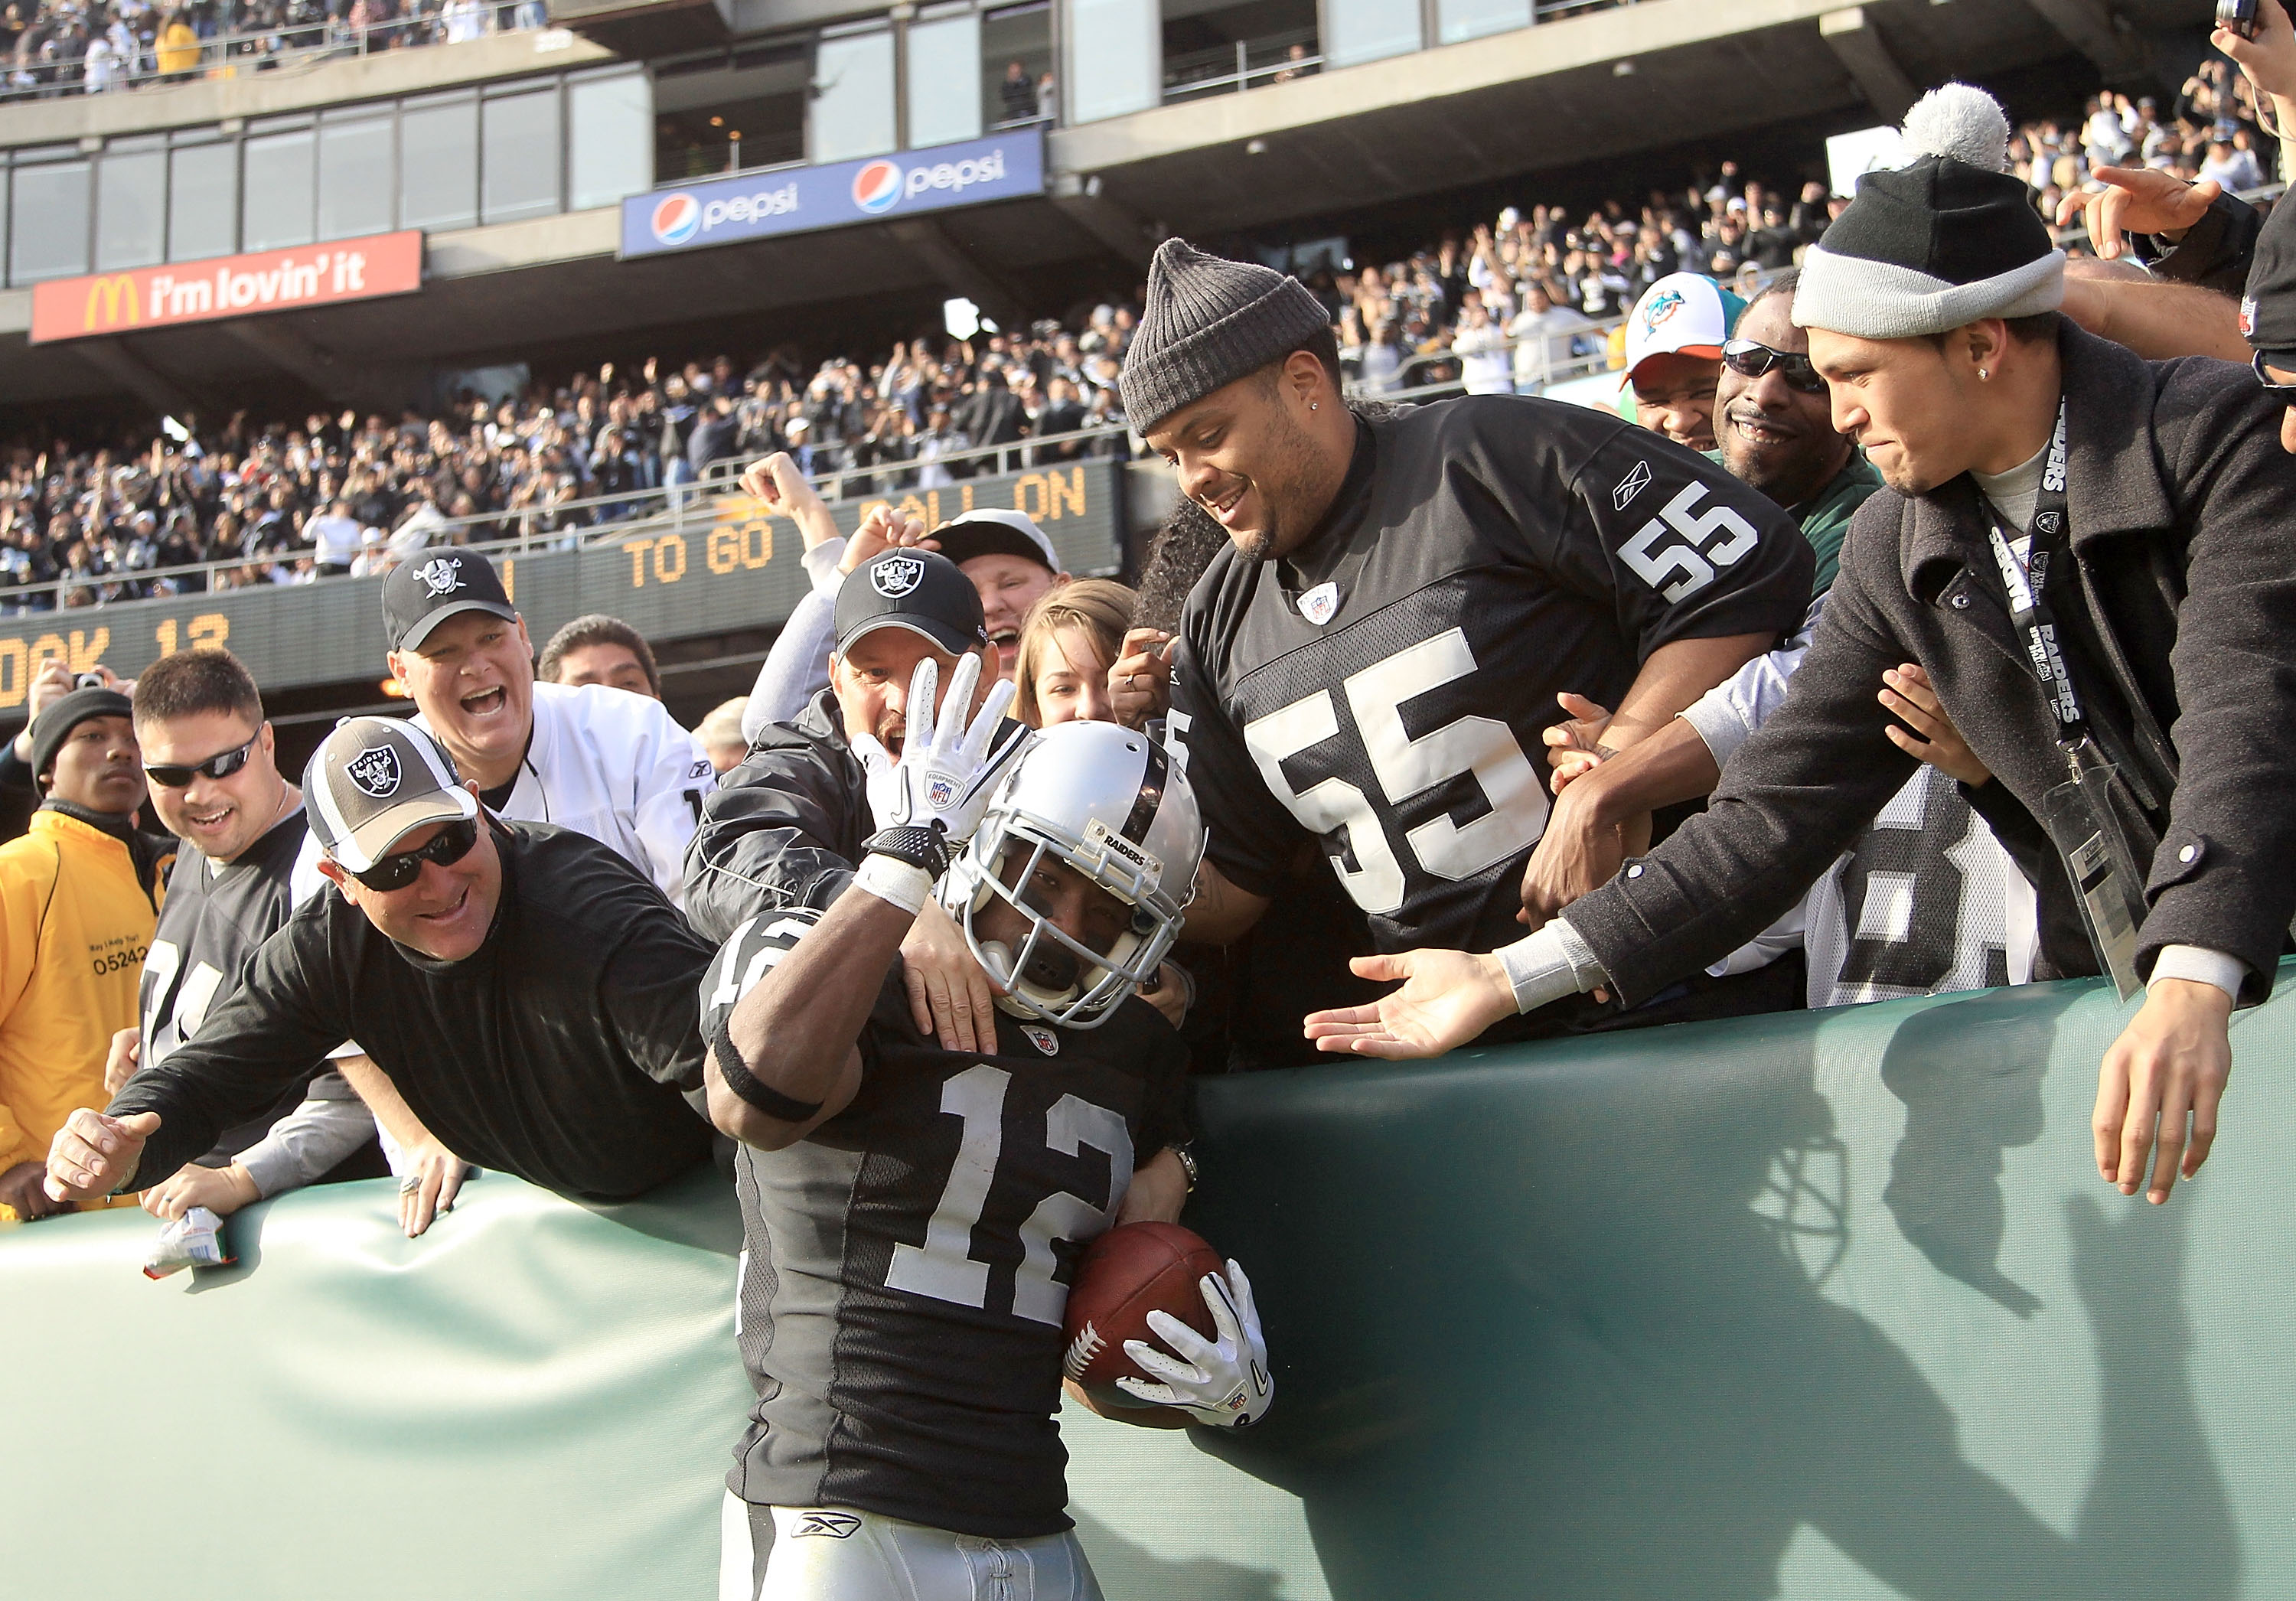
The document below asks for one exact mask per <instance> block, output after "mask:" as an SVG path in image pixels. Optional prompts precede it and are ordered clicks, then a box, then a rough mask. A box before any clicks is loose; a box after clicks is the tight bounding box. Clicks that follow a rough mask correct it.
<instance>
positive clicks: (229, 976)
mask: <svg viewBox="0 0 2296 1601" xmlns="http://www.w3.org/2000/svg"><path fill="white" fill-rule="evenodd" d="M133 704H134V707H135V737H136V742H137V743H138V745H139V746H140V748H141V749H142V751H143V776H144V778H145V780H146V782H147V784H149V786H150V790H151V795H152V809H153V810H155V811H156V812H158V813H159V815H160V822H162V823H163V824H165V825H167V827H168V832H169V833H173V834H175V835H176V838H177V839H178V840H180V841H182V842H183V844H182V848H181V850H179V851H178V853H177V855H176V867H175V871H174V872H173V873H172V874H170V875H169V877H168V899H167V903H166V905H165V906H163V907H161V908H160V925H159V928H158V930H157V932H155V933H154V934H153V936H152V948H151V951H150V954H149V955H147V956H145V957H144V960H143V977H142V982H141V984H140V986H139V989H138V991H137V1005H136V1024H135V1027H133V1028H127V1029H122V1030H120V1031H119V1033H118V1034H116V1035H114V1036H113V1037H112V1040H111V1057H110V1060H109V1061H107V1062H106V1063H105V1064H104V1088H105V1090H106V1092H107V1093H117V1092H118V1090H119V1088H120V1087H121V1086H122V1085H123V1084H125V1083H126V1082H127V1080H128V1078H129V1076H130V1075H132V1074H133V1073H134V1072H135V1069H136V1068H137V1067H138V1066H146V1067H149V1066H154V1065H156V1064H158V1063H161V1062H164V1061H166V1060H167V1059H168V1055H170V1054H172V1053H173V1052H174V1051H175V1050H176V1048H177V1047H180V1046H181V1045H182V1044H183V1042H184V1040H185V1039H189V1038H190V1037H191V1036H192V1035H193V1034H194V1033H196V1032H197V1031H198V1030H199V1026H200V1024H201V1022H204V1021H205V1020H206V1017H207V1014H209V1012H210V1011H212V1010H213V1009H214V1008H215V1007H216V1006H217V1004H218V1003H219V1002H221V1001H223V1000H225V999H227V998H229V997H230V996H231V994H232V993H233V992H234V990H235V989H237V988H238V987H239V984H240V981H241V980H242V977H243V976H244V975H245V974H246V973H247V971H248V968H249V967H250V965H251V964H252V963H253V962H254V960H255V953H256V952H257V950H258V949H259V948H261V946H262V944H263V941H264V940H266V939H268V938H269V937H270V936H271V935H272V934H273V933H275V932H277V931H278V930H279V929H280V928H281V927H282V926H283V925H284V924H285V923H286V922H287V919H288V917H289V916H290V915H292V913H293V912H294V909H295V908H296V907H298V906H299V905H300V904H301V903H302V902H304V901H305V900H307V899H310V897H311V896H313V895H315V894H316V893H317V892H319V891H322V890H324V889H325V888H326V881H325V880H324V878H322V877H320V875H319V874H318V873H317V872H316V869H315V868H314V867H309V866H305V867H301V868H299V866H298V862H299V858H301V857H302V855H303V850H304V842H305V841H306V839H307V837H308V834H309V830H308V828H307V825H306V823H305V819H304V815H303V794H302V792H301V791H300V790H299V789H297V788H296V787H295V786H294V785H293V784H290V783H289V782H288V781H287V778H286V776H285V775H283V774H282V773H281V772H280V771H279V767H278V763H277V761H276V760H275V757H274V748H273V735H272V730H271V725H270V723H269V722H268V721H266V719H265V718H264V715H263V699H262V696H261V694H259V693H258V691H257V689H256V686H255V680H254V678H253V677H251V676H250V674H249V672H248V670H247V669H246V667H245V666H244V665H243V664H242V663H241V661H239V659H238V658H237V657H235V656H234V655H233V654H232V653H230V652H229V651H225V650H194V651H178V652H176V653H175V654H174V655H172V656H166V657H162V658H161V659H160V661H155V662H153V663H152V666H151V667H150V668H149V669H147V670H146V671H145V672H144V673H143V675H142V677H139V678H137V680H136V682H135V695H134V700H133ZM325 1058H326V1053H324V1052H319V1053H316V1054H314V1055H312V1057H311V1058H310V1060H309V1061H308V1062H307V1063H304V1066H303V1070H302V1071H301V1072H300V1073H299V1074H298V1075H297V1076H296V1078H295V1079H294V1080H293V1081H292V1082H291V1083H289V1084H287V1085H286V1086H284V1087H283V1088H282V1090H281V1092H280V1094H279V1096H276V1097H275V1099H274V1100H273V1102H272V1103H271V1104H269V1105H267V1106H266V1107H265V1108H264V1109H263V1110H262V1111H261V1112H258V1114H257V1115H256V1116H255V1117H253V1118H250V1119H248V1120H245V1121H241V1122H239V1123H237V1124H235V1125H234V1126H233V1127H230V1128H227V1129H225V1130H224V1132H223V1133H222V1134H221V1135H220V1136H218V1137H217V1140H216V1143H215V1145H214V1147H213V1148H212V1149H211V1150H209V1152H207V1153H206V1154H204V1155H202V1156H201V1157H200V1158H199V1159H198V1160H197V1161H195V1162H193V1163H191V1164H189V1165H187V1166H185V1167H184V1169H183V1170H182V1171H180V1172H178V1173H177V1174H176V1176H175V1177H174V1178H171V1179H169V1180H168V1182H167V1183H166V1184H165V1185H161V1186H154V1187H152V1188H150V1189H147V1190H145V1191H144V1193H143V1208H144V1210H145V1211H149V1212H151V1213H152V1215H153V1216H154V1217H158V1218H160V1219H168V1220H173V1219H176V1218H180V1217H182V1216H183V1215H184V1212H185V1211H189V1210H190V1209H191V1208H193V1207H194V1206H204V1207H206V1208H208V1209H209V1211H213V1212H215V1213H216V1214H217V1216H229V1215H230V1214H231V1213H232V1212H234V1211H238V1210H239V1209H240V1208H241V1207H243V1206H247V1205H250V1204H251V1203H254V1202H256V1201H259V1200H262V1199H264V1198H265V1197H266V1196H269V1195H278V1194H280V1193H281V1192H283V1191H285V1190H290V1189H294V1188H297V1187H299V1186H302V1185H307V1184H311V1183H315V1182H316V1181H317V1180H319V1179H320V1178H323V1177H324V1176H326V1175H327V1174H328V1173H329V1172H330V1171H331V1170H334V1169H336V1168H337V1167H338V1166H339V1165H340V1164H343V1163H344V1162H346V1159H348V1158H352V1157H354V1156H355V1155H359V1154H361V1153H362V1148H363V1147H364V1154H363V1156H362V1157H361V1160H359V1161H357V1162H353V1163H351V1165H350V1166H349V1167H348V1168H347V1169H346V1170H344V1171H342V1172H340V1173H339V1174H338V1175H337V1176H338V1177H340V1178H372V1177H374V1176H375V1175H377V1174H379V1173H381V1170H382V1166H381V1156H380V1154H378V1153H377V1152H375V1151H374V1149H373V1145H374V1120H373V1118H371V1117H370V1116H368V1114H367V1111H366V1108H365V1107H364V1106H363V1105H361V1104H359V1101H358V1098H357V1096H355V1095H354V1094H353V1093H352V1092H351V1088H350V1086H349V1085H348V1083H347V1082H345V1081H344V1080H343V1079H342V1077H341V1076H340V1074H338V1073H332V1072H327V1071H324V1069H325V1068H326V1067H327V1066H328V1063H327V1061H326V1059H325Z"/></svg>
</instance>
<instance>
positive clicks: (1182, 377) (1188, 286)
mask: <svg viewBox="0 0 2296 1601" xmlns="http://www.w3.org/2000/svg"><path fill="white" fill-rule="evenodd" d="M1331 325H1332V314H1331V313H1330V312H1328V311H1326V310H1324V303H1323V302H1322V301H1321V300H1317V299H1316V297H1315V296H1314V295H1312V294H1309V293H1308V290H1307V286H1306V285H1304V284H1302V283H1300V280H1299V279H1297V278H1291V277H1286V276H1284V275H1283V274H1282V273H1279V272H1275V271H1274V270H1273V269H1271V268H1268V267H1259V266H1257V265H1255V264H1253V263H1251V262H1248V261H1228V260H1226V259H1222V258H1220V257H1218V256H1207V255H1206V254H1204V252H1203V251H1201V250H1198V249H1196V248H1195V247H1194V246H1193V245H1192V244H1190V243H1189V242H1187V241H1186V240H1185V239H1167V240H1166V241H1165V242H1163V243H1162V244H1160V245H1159V246H1157V247H1156V259H1154V260H1153V261H1152V262H1150V263H1149V264H1148V305H1147V307H1146V308H1145V309H1144V311H1143V312H1142V313H1141V316H1140V326H1139V328H1138V330H1137V331H1136V332H1135V333H1134V334H1133V336H1132V344H1131V347H1130V349H1127V350H1126V351H1125V353H1124V375H1123V377H1122V378H1121V379H1120V380H1119V387H1120V388H1121V389H1122V390H1123V392H1124V415H1125V419H1126V420H1127V421H1128V422H1129V423H1131V424H1132V426H1133V427H1134V429H1136V431H1139V432H1141V433H1145V432H1147V431H1149V430H1150V429H1152V428H1153V427H1155V426H1156V425H1157V424H1158V423H1161V422H1162V421H1163V420H1164V419H1165V418H1167V417H1169V416H1170V415H1172V414H1173V413H1174V412H1176V411H1178V410H1179V409H1180V408H1181V407H1182V406H1192V405H1193V404H1194V403H1195V402H1197V401H1199V400H1201V399H1202V398H1204V397H1205V396H1206V395H1209V394H1210V393H1211V392H1212V391H1213V390H1216V389H1220V388H1223V387H1225V386H1226V385H1228V384H1231V383H1234V382H1235V381H1236V380H1237V379H1239V378H1242V377H1243V376H1244V375H1245V374H1250V373H1256V372H1258V371H1259V369H1260V368H1262V367H1264V366H1266V365H1267V364H1268V363H1269V362H1271V361H1276V360H1280V359H1281V358H1282V357H1284V356H1286V355H1288V354H1289V353H1291V352H1292V351H1293V350H1296V349H1299V348H1300V346H1301V345H1303V344H1305V343H1307V342H1308V341H1309V340H1310V339H1313V338H1314V337H1315V336H1316V334H1318V333H1323V332H1324V330H1325V329H1328V328H1329V327H1330V326H1331Z"/></svg>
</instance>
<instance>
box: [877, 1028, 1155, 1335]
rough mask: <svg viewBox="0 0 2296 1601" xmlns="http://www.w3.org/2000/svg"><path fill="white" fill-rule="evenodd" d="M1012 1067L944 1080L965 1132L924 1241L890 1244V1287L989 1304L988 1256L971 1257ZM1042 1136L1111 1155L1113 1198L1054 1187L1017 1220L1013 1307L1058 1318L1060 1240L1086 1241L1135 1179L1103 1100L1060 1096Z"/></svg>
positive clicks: (999, 1150) (1053, 1144) (1063, 1300)
mask: <svg viewBox="0 0 2296 1601" xmlns="http://www.w3.org/2000/svg"><path fill="white" fill-rule="evenodd" d="M1012 1082H1013V1075H1012V1074H1011V1073H1008V1072H1006V1071H1005V1070H1004V1069H1003V1068H1001V1067H991V1066H989V1065H988V1063H985V1062H984V1063H980V1064H979V1065H977V1066H973V1067H968V1068H966V1069H965V1070H964V1071H963V1072H961V1073H958V1074H956V1075H955V1076H954V1077H952V1078H951V1079H949V1080H947V1082H945V1083H944V1084H943V1085H942V1086H941V1092H940V1109H941V1111H942V1112H945V1113H947V1114H950V1115H953V1116H955V1117H957V1118H960V1119H962V1120H963V1121H964V1136H963V1137H962V1138H961V1139H960V1140H959V1141H958V1144H957V1148H956V1162H955V1165H954V1166H953V1167H952V1168H951V1169H950V1170H949V1175H948V1182H947V1185H945V1186H943V1187H942V1190H941V1193H940V1203H939V1205H937V1206H935V1207H934V1208H933V1214H932V1219H931V1222H930V1223H928V1224H927V1225H926V1226H925V1243H924V1244H922V1245H912V1244H907V1243H906V1242H903V1243H901V1244H896V1245H895V1246H894V1247H893V1255H892V1260H890V1262H889V1263H888V1264H887V1265H886V1268H885V1287H886V1288H887V1289H889V1290H906V1291H907V1292H909V1293H911V1294H914V1295H930V1296H931V1297H932V1298H933V1299H934V1300H936V1301H953V1302H954V1303H955V1304H956V1305H958V1306H969V1307H985V1306H987V1305H988V1278H989V1270H990V1269H989V1264H988V1263H987V1262H983V1261H976V1260H973V1257H972V1231H973V1229H974V1227H977V1226H978V1225H979V1223H980V1216H981V1213H982V1212H984V1211H987V1210H988V1195H989V1191H990V1190H991V1189H993V1188H994V1187H995V1186H996V1169H997V1163H998V1159H999V1158H1000V1157H1001V1156H1002V1155H1003V1154H1004V1149H1005V1092H1006V1091H1007V1090H1008V1089H1010V1088H1011V1087H1012ZM1045 1144H1046V1147H1047V1148H1049V1149H1051V1150H1054V1151H1057V1152H1059V1153H1060V1154H1062V1155H1063V1156H1075V1155H1077V1154H1079V1152H1080V1151H1081V1149H1082V1148H1083V1147H1084V1146H1086V1145H1090V1146H1091V1147H1093V1149H1095V1150H1096V1151H1103V1152H1106V1153H1107V1154H1108V1176H1109V1182H1108V1203H1107V1204H1106V1205H1105V1206H1095V1205H1094V1204H1093V1203H1091V1202H1089V1201H1086V1200H1083V1199H1081V1198H1080V1197H1078V1196H1076V1195H1070V1194H1069V1193H1068V1192H1067V1191H1065V1190H1054V1192H1053V1193H1052V1194H1050V1195H1046V1196H1045V1197H1044V1198H1043V1199H1042V1200H1041V1201H1039V1202H1037V1206H1036V1210H1035V1211H1031V1212H1030V1213H1029V1219H1028V1221H1026V1222H1025V1223H1023V1224H1021V1263H1020V1266H1019V1267H1018V1268H1015V1269H1014V1270H1013V1315H1014V1316H1015V1317H1020V1318H1029V1319H1030V1320H1031V1321H1033V1322H1037V1323H1049V1324H1052V1325H1054V1326H1055V1327H1057V1326H1059V1324H1060V1321H1061V1314H1062V1311H1063V1310H1065V1309H1066V1307H1067V1304H1068V1290H1067V1287H1066V1286H1065V1285H1058V1284H1055V1283H1054V1281H1053V1271H1054V1267H1055V1266H1056V1265H1057V1259H1056V1258H1055V1256H1054V1251H1053V1243H1054V1241H1055V1240H1088V1239H1091V1238H1093V1237H1094V1236H1096V1235H1098V1234H1099V1233H1100V1232H1101V1231H1102V1230H1103V1229H1104V1228H1106V1227H1108V1224H1109V1221H1110V1220H1111V1219H1113V1218H1114V1217H1115V1215H1116V1208H1117V1206H1118V1204H1119V1203H1121V1202H1122V1201H1123V1199H1124V1192H1125V1190H1126V1188H1127V1187H1128V1186H1129V1185H1130V1184H1131V1182H1132V1136H1131V1134H1130V1132H1129V1131H1128V1129H1126V1128H1125V1126H1124V1120H1123V1119H1122V1118H1120V1117H1119V1116H1117V1114H1116V1113H1114V1112H1111V1111H1110V1110H1109V1109H1108V1108H1107V1107H1105V1106H1095V1105H1094V1104H1092V1103H1091V1102H1090V1101H1086V1100H1079V1099H1078V1097H1077V1096H1072V1095H1064V1096H1062V1097H1061V1098H1060V1099H1059V1100H1057V1101H1055V1102H1054V1103H1053V1104H1052V1105H1051V1107H1050V1108H1049V1109H1047V1110H1046V1113H1045Z"/></svg>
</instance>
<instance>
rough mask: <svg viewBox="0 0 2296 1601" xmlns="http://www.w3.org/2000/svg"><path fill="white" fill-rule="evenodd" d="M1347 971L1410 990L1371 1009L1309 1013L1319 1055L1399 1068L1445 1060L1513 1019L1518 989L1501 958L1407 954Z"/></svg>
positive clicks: (1373, 959) (1361, 960) (1362, 959)
mask: <svg viewBox="0 0 2296 1601" xmlns="http://www.w3.org/2000/svg"><path fill="white" fill-rule="evenodd" d="M1348 965H1349V967H1350V968H1352V969H1353V970H1354V971H1355V974H1356V976H1357V978H1365V979H1373V980H1395V979H1400V980H1402V981H1403V988H1402V989H1397V990H1394V991H1392V992H1391V993H1390V994H1387V995H1383V996H1382V997H1381V998H1379V999H1378V1000H1377V1001H1375V1002H1374V1003H1372V1004H1371V1005H1369V1006H1340V1007H1336V1008H1334V1009H1333V1010H1331V1011H1328V1012H1311V1013H1309V1014H1308V1018H1307V1022H1306V1032H1307V1037H1308V1039H1312V1040H1314V1041H1315V1042H1316V1049H1317V1050H1319V1051H1332V1052H1335V1053H1345V1054H1349V1055H1357V1056H1384V1057H1387V1058H1389V1059H1390V1060H1392V1061H1406V1060H1410V1059H1412V1058H1415V1057H1420V1056H1439V1055H1442V1054H1443V1053H1444V1052H1446V1051H1449V1050H1456V1048H1457V1047H1460V1046H1463V1045H1465V1044H1466V1043H1467V1042H1468V1041H1469V1040H1472V1039H1474V1038H1475V1037H1476V1036H1478V1035H1480V1033H1481V1032H1482V1031H1483V1030H1485V1029H1488V1028H1489V1027H1490V1026H1491V1025H1492V1024H1493V1023H1495V1022H1498V1021H1499V1020H1500V1019H1501V1018H1503V1017H1512V1016H1513V1015H1514V989H1513V986H1512V985H1511V984H1509V983H1508V982H1507V976H1506V969H1505V966H1504V965H1501V963H1500V961H1499V959H1498V957H1497V956H1469V955H1468V954H1467V953H1466V952H1465V951H1463V950H1406V951H1402V952H1399V953H1398V954H1397V955H1394V956H1357V957H1356V958H1355V959H1354V960H1353V961H1351V962H1349V964H1348Z"/></svg>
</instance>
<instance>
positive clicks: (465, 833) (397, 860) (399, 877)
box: [351, 817, 479, 893]
mask: <svg viewBox="0 0 2296 1601" xmlns="http://www.w3.org/2000/svg"><path fill="white" fill-rule="evenodd" d="M478 842H479V825H478V823H477V821H476V820H475V819H474V818H470V817H465V818H463V820H462V821H461V822H458V823H449V824H447V825H446V826H445V827H444V828H442V829H440V830H439V832H438V833H435V834H433V835H431V836H430V843H429V844H427V845H417V846H416V847H415V848H414V850H401V851H399V852H398V853H397V854H396V855H394V856H386V857H384V858H382V859H381V860H380V861H378V862H376V863H375V865H374V866H372V867H369V868H367V869H366V870H365V872H358V873H353V874H351V876H352V877H353V878H356V879H357V880H358V881H359V883H363V884H365V886H366V887H367V888H368V889H370V890H381V891H385V892H386V893H387V892H389V891H392V890H403V889H405V888H406V886H407V885H409V884H411V883H414V881H415V880H416V879H418V878H420V877H422V864H423V863H425V862H436V863H438V864H439V866H442V867H451V866H454V865H455V863H456V862H459V861H461V860H462V859H463V858H464V857H466V856H468V855H470V854H471V846H473V845H475V844H477V843H478Z"/></svg>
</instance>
